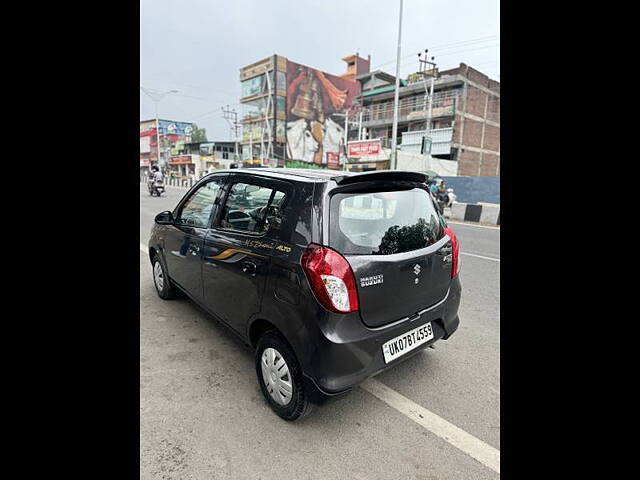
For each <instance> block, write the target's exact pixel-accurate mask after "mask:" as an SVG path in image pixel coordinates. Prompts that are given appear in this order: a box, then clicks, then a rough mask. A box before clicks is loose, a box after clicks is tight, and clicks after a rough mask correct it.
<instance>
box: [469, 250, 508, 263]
mask: <svg viewBox="0 0 640 480" xmlns="http://www.w3.org/2000/svg"><path fill="white" fill-rule="evenodd" d="M460 255H469V256H470V257H476V258H483V259H485V260H492V261H494V262H499V261H500V259H499V258H494V257H485V256H484V255H476V254H475V253H467V252H460Z"/></svg>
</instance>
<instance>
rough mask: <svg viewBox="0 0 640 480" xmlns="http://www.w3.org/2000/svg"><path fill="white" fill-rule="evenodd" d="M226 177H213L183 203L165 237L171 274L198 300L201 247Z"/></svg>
mask: <svg viewBox="0 0 640 480" xmlns="http://www.w3.org/2000/svg"><path fill="white" fill-rule="evenodd" d="M226 177H227V175H226V174H220V175H216V176H214V177H212V178H211V179H210V180H208V181H207V182H205V183H203V184H202V185H199V186H198V187H197V188H196V189H195V190H194V191H193V192H191V193H190V194H189V196H187V197H186V198H185V199H184V200H183V201H182V202H180V204H178V206H177V207H176V210H175V212H174V215H173V216H174V219H175V220H174V224H173V225H171V226H170V227H169V228H168V229H167V233H166V235H165V238H164V254H165V260H166V263H167V268H168V273H169V276H170V277H171V279H172V280H173V281H174V282H175V283H177V284H178V285H179V286H180V287H182V288H183V289H184V290H186V291H187V293H189V294H190V295H191V296H192V297H194V298H195V299H196V300H198V301H202V300H203V295H202V246H203V242H204V238H205V236H206V234H207V229H208V227H209V224H210V220H211V218H212V215H213V214H214V213H215V206H216V201H217V199H218V198H219V194H220V191H221V189H222V186H223V185H224V183H225V180H226Z"/></svg>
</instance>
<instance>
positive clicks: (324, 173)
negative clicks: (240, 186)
mask: <svg viewBox="0 0 640 480" xmlns="http://www.w3.org/2000/svg"><path fill="white" fill-rule="evenodd" d="M216 173H246V174H249V175H256V176H263V177H270V178H282V179H286V180H296V181H299V182H300V181H301V182H327V181H329V180H331V179H332V178H335V177H341V176H344V175H353V174H354V172H343V171H339V170H320V169H310V168H309V169H307V168H233V169H225V170H216V171H215V172H212V173H210V174H209V175H214V174H216ZM207 176H208V175H207Z"/></svg>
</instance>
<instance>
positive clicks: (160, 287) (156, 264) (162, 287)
mask: <svg viewBox="0 0 640 480" xmlns="http://www.w3.org/2000/svg"><path fill="white" fill-rule="evenodd" d="M151 265H152V269H153V284H154V285H155V287H156V292H157V293H158V296H159V297H160V298H162V299H163V300H170V299H172V298H174V297H175V291H174V288H173V286H172V285H171V280H170V279H169V276H168V275H167V271H166V270H165V268H164V265H162V262H161V261H160V257H159V256H158V254H156V255H155V256H154V257H153V261H152V262H151Z"/></svg>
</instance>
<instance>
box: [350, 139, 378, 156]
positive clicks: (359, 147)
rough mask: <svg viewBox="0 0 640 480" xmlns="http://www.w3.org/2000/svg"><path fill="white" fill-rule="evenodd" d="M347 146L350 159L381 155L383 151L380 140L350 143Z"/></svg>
mask: <svg viewBox="0 0 640 480" xmlns="http://www.w3.org/2000/svg"><path fill="white" fill-rule="evenodd" d="M347 145H348V156H349V158H361V157H371V156H375V155H379V154H380V152H381V151H382V145H381V141H380V139H379V138H378V139H376V140H361V141H354V142H349V143H348V144H347Z"/></svg>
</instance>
